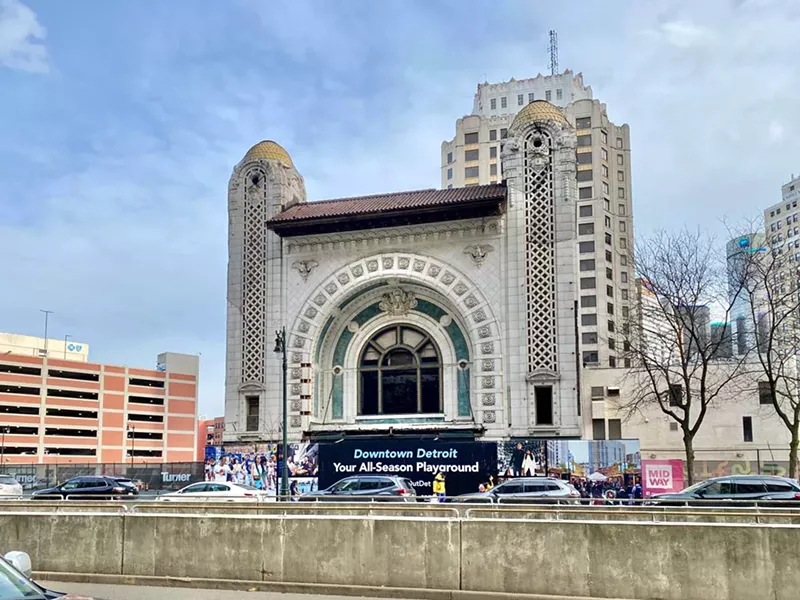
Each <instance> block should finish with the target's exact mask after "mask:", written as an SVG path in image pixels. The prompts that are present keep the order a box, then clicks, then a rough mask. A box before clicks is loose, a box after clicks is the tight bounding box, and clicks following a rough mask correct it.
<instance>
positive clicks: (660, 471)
mask: <svg viewBox="0 0 800 600" xmlns="http://www.w3.org/2000/svg"><path fill="white" fill-rule="evenodd" d="M683 488H684V485H683V461H682V460H648V459H645V460H643V461H642V492H643V495H644V497H645V498H649V497H650V496H652V495H654V494H668V493H671V492H680V491H681V490H682V489H683Z"/></svg>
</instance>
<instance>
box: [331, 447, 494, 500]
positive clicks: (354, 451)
mask: <svg viewBox="0 0 800 600" xmlns="http://www.w3.org/2000/svg"><path fill="white" fill-rule="evenodd" d="M496 468H497V444H496V443H494V442H447V441H438V440H437V441H433V440H430V441H427V440H420V441H412V440H386V441H381V440H369V441H363V442H356V441H353V442H350V441H347V440H345V441H343V442H341V443H338V444H320V446H319V488H320V489H325V488H327V487H329V486H331V485H333V484H334V483H336V482H337V481H339V480H340V479H344V478H345V477H349V476H350V475H398V476H400V477H403V478H405V479H409V480H410V481H411V483H412V484H413V485H414V489H415V490H416V492H417V494H419V495H425V496H427V495H430V494H431V493H432V491H433V478H434V477H435V476H436V473H438V472H441V473H442V474H443V475H444V476H445V482H446V490H447V495H448V496H456V495H458V494H466V493H469V492H477V491H478V486H479V485H480V484H481V483H485V482H486V481H488V480H489V475H492V474H494V472H495V469H496Z"/></svg>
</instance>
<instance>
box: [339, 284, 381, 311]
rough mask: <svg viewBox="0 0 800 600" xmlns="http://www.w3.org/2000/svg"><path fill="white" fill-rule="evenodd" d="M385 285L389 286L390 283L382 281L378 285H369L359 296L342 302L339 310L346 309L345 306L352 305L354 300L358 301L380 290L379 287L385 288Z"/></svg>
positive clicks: (359, 292)
mask: <svg viewBox="0 0 800 600" xmlns="http://www.w3.org/2000/svg"><path fill="white" fill-rule="evenodd" d="M384 285H389V283H388V282H387V281H380V282H378V283H373V284H372V285H368V286H367V287H365V288H364V289H362V290H358V293H357V294H353V295H352V296H350V297H349V298H348V299H347V300H345V301H344V302H342V303H341V304H340V305H339V308H344V307H345V306H347V305H348V304H350V303H351V302H352V301H353V300H356V299H357V298H360V297H361V296H363V295H364V294H366V293H367V292H371V291H372V290H375V289H378V288H379V287H381V286H384Z"/></svg>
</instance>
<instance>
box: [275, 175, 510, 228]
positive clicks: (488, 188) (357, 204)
mask: <svg viewBox="0 0 800 600" xmlns="http://www.w3.org/2000/svg"><path fill="white" fill-rule="evenodd" d="M505 197H506V186H505V185H504V184H502V183H498V184H491V185H479V186H473V187H468V188H458V189H450V190H434V189H427V190H416V191H411V192H394V193H392V194H378V195H374V196H360V197H355V198H340V199H338V200H321V201H318V202H302V203H300V204H295V205H294V206H292V207H290V208H288V209H287V210H285V211H283V212H282V213H280V214H278V215H276V216H275V217H273V218H272V219H270V221H269V225H275V226H277V227H280V226H281V225H289V224H293V223H297V224H300V223H302V222H304V221H320V220H322V221H328V220H332V219H342V218H347V217H355V216H359V217H369V216H381V217H389V216H391V215H393V214H402V213H406V212H416V211H424V210H431V209H433V210H435V209H438V208H446V207H452V206H457V205H461V204H473V203H481V202H487V201H488V202H498V201H503V200H505Z"/></svg>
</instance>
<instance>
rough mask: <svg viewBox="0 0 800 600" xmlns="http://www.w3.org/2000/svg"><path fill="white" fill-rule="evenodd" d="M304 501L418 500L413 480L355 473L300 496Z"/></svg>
mask: <svg viewBox="0 0 800 600" xmlns="http://www.w3.org/2000/svg"><path fill="white" fill-rule="evenodd" d="M299 500H300V501H302V502H313V501H340V502H371V501H374V502H416V501H417V492H416V491H415V490H414V486H413V485H412V483H411V481H409V480H408V479H405V478H403V477H397V476H394V475H354V476H352V477H346V478H345V479H341V480H339V481H337V482H336V483H334V484H333V485H332V486H330V487H329V488H327V489H324V490H318V491H316V492H309V493H308V494H303V495H302V496H300V497H299Z"/></svg>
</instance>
